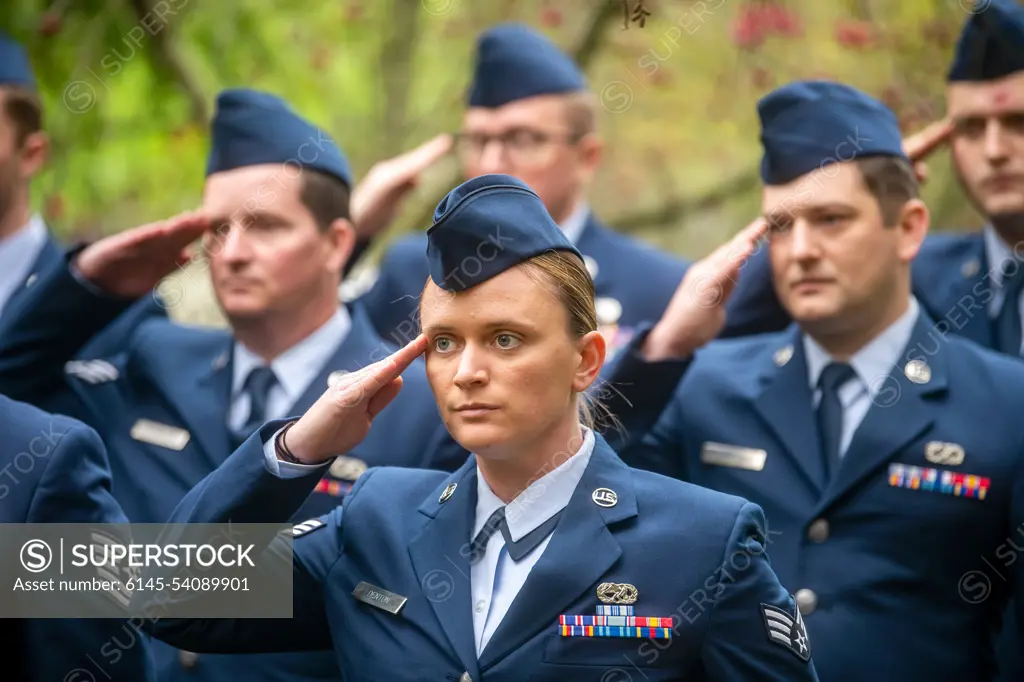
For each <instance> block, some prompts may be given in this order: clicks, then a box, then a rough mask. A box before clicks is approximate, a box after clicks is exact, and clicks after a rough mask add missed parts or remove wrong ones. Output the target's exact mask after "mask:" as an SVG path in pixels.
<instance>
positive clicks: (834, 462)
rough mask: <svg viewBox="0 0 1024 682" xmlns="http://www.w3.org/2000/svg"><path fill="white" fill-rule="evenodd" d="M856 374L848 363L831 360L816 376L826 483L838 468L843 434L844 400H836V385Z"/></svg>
mask: <svg viewBox="0 0 1024 682" xmlns="http://www.w3.org/2000/svg"><path fill="white" fill-rule="evenodd" d="M855 376H857V375H856V373H855V372H854V371H853V368H852V367H850V366H849V365H847V364H844V363H839V362H833V363H831V364H830V365H828V366H827V367H825V369H824V370H822V372H821V376H820V377H818V388H820V389H821V402H819V403H818V436H819V438H820V439H821V455H822V457H823V458H824V462H823V464H824V467H825V468H824V471H825V484H826V485H827V484H828V482H829V481H830V480H832V477H833V476H834V475H835V473H836V471H838V469H839V446H840V445H841V444H842V438H843V404H842V403H841V402H840V401H839V389H840V388H841V387H842V386H843V384H845V383H846V382H847V381H849V380H850V379H853V378H854V377H855Z"/></svg>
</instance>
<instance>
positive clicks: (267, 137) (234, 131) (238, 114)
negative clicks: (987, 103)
mask: <svg viewBox="0 0 1024 682" xmlns="http://www.w3.org/2000/svg"><path fill="white" fill-rule="evenodd" d="M211 133H212V138H213V140H212V144H211V148H210V157H209V159H208V160H207V163H206V174H207V175H211V174H213V173H217V172H220V171H228V170H234V169H236V168H243V167H245V166H257V165H260V164H264V163H291V164H294V165H296V166H300V167H302V168H312V169H314V170H318V171H321V172H323V173H327V174H329V175H333V176H334V177H336V178H338V179H339V180H341V181H342V182H344V183H345V184H347V185H348V186H349V187H351V186H352V173H351V170H350V168H349V164H348V159H346V158H345V154H344V152H342V151H341V149H340V148H339V147H338V145H337V144H336V143H335V142H334V140H333V139H331V137H330V136H329V135H328V134H327V133H325V132H323V131H322V130H320V129H319V128H317V127H316V126H315V125H313V124H312V123H310V122H309V121H307V120H306V119H304V118H302V117H301V116H299V115H298V114H297V113H295V112H294V111H293V110H292V109H291V107H289V106H288V104H287V103H286V102H285V101H284V100H283V99H281V98H280V97H277V96H276V95H271V94H269V93H266V92H260V91H257V90H248V89H244V88H240V89H231V90H224V91H223V92H221V93H220V95H218V96H217V112H216V114H214V117H213V122H212V124H211Z"/></svg>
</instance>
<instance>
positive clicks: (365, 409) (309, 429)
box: [285, 334, 427, 464]
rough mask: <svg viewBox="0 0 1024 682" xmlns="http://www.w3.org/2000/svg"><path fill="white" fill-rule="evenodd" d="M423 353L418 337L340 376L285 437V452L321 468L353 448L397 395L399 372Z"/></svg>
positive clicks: (422, 341) (422, 340)
mask: <svg viewBox="0 0 1024 682" xmlns="http://www.w3.org/2000/svg"><path fill="white" fill-rule="evenodd" d="M426 349H427V338H426V337H425V336H423V335H422V334H421V335H419V336H417V337H416V338H415V339H414V340H413V341H411V342H410V343H409V344H408V345H406V346H405V347H404V348H402V349H400V350H398V351H396V352H395V353H393V354H391V355H390V356H389V357H387V358H384V359H383V360H381V361H379V362H375V363H374V364H372V365H369V366H367V367H364V368H363V369H361V370H359V371H358V372H352V373H351V374H346V375H344V376H343V377H342V378H341V379H340V380H339V381H338V383H336V384H335V385H334V386H332V387H330V388H328V389H327V391H326V392H325V393H324V394H323V395H321V396H320V398H318V399H317V401H316V402H315V403H313V406H312V407H310V408H309V409H308V410H307V411H306V413H305V414H304V415H302V417H301V418H300V419H299V420H298V421H297V422H296V423H295V424H294V425H293V426H292V427H291V429H289V430H288V432H287V433H286V434H285V442H286V444H287V446H288V450H290V451H291V453H292V454H293V455H294V456H295V457H296V458H297V459H298V460H300V461H301V462H302V463H304V464H319V463H321V462H324V461H326V460H328V459H330V458H332V457H335V456H337V455H343V454H345V453H346V452H348V451H349V450H351V449H352V448H354V447H355V446H356V445H358V444H359V443H360V442H361V441H362V440H363V439H364V438H366V434H367V433H369V431H370V425H371V424H372V423H373V419H374V417H376V416H377V415H378V414H380V411H381V410H383V409H384V408H385V407H386V406H387V405H388V403H390V402H391V401H392V400H394V399H395V396H397V395H398V392H399V391H400V390H401V388H402V376H401V375H402V372H404V371H405V370H406V368H407V367H409V365H410V364H412V362H413V361H414V360H415V359H416V358H417V357H419V356H420V355H422V354H423V352H424V351H425V350H426Z"/></svg>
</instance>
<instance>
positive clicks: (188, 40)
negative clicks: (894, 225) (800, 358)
mask: <svg viewBox="0 0 1024 682" xmlns="http://www.w3.org/2000/svg"><path fill="white" fill-rule="evenodd" d="M605 2H607V3H608V4H607V5H606V4H604V3H605ZM624 2H628V6H627V8H626V9H628V10H630V11H632V10H633V9H635V6H636V4H637V2H638V0H557V1H556V0H488V1H487V2H479V1H471V0H327V1H326V2H324V1H322V0H317V1H309V0H225V1H223V2H200V1H199V0H161V1H159V2H158V1H157V0H80V1H77V2H72V1H71V0H56V1H54V0H8V2H6V3H2V6H0V26H3V27H4V28H6V29H7V30H8V31H9V32H10V33H12V34H13V35H14V36H16V37H17V38H18V39H20V40H22V41H23V42H24V43H25V44H26V45H27V47H28V48H29V50H30V53H31V57H32V59H33V61H34V64H35V68H36V69H37V73H38V77H39V79H40V82H41V85H42V89H43V92H44V95H45V102H46V108H47V111H46V116H47V127H48V129H49V131H50V133H51V135H52V138H53V144H54V153H53V158H52V163H51V164H50V170H49V171H48V172H47V173H46V175H45V176H44V177H42V178H41V179H40V182H38V183H37V187H36V188H35V190H36V195H37V197H36V198H37V201H38V202H39V206H40V208H41V209H42V210H43V211H44V215H45V216H46V218H47V219H48V220H49V221H50V222H51V224H53V225H54V226H55V228H56V229H58V230H59V231H60V232H62V233H63V234H64V235H65V236H66V237H68V238H71V237H73V236H74V237H83V236H84V237H90V236H96V235H99V234H104V233H109V232H112V231H117V230H120V229H124V228H126V227H130V226H133V225H136V224H140V223H143V222H148V221H151V220H155V219H158V218H161V217H164V216H167V215H170V214H173V213H175V212H177V211H180V210H182V209H185V208H189V207H192V206H195V205H196V204H198V203H199V201H200V199H201V193H202V184H203V169H204V165H205V154H206V150H207V137H206V124H205V121H206V118H207V117H208V116H209V115H210V113H211V112H212V107H213V101H214V98H215V96H216V93H217V91H218V90H219V89H221V88H224V87H230V86H238V85H247V86H253V87H258V88H264V89H267V90H271V91H274V92H277V93H279V94H281V95H283V96H285V97H286V98H287V99H288V100H290V101H291V102H292V103H293V105H294V106H295V107H296V108H297V109H298V110H299V111H301V112H303V113H304V114H305V115H307V116H308V117H310V118H311V119H313V120H314V121H316V122H317V123H319V124H321V125H323V126H324V127H325V128H326V129H327V130H329V131H330V132H331V133H332V134H334V135H335V136H336V137H337V139H338V140H339V141H340V142H341V144H342V145H343V147H344V148H345V149H346V151H347V153H348V154H349V155H350V157H351V160H352V163H353V166H354V168H355V170H356V172H357V174H362V173H365V172H366V171H367V170H368V168H369V167H370V166H371V165H372V164H373V163H374V162H375V161H378V160H381V159H384V158H387V157H389V156H391V155H394V154H396V153H398V152H400V151H402V150H405V149H408V148H411V147H413V146H415V145H416V144H419V143H420V142H422V141H424V140H426V139H428V138H429V137H431V136H433V135H434V134H435V133H437V132H439V131H443V130H454V129H456V128H457V126H458V124H459V119H460V108H461V102H462V96H463V92H464V89H465V87H466V83H467V79H468V77H469V73H470V68H471V59H472V51H473V43H474V39H475V36H476V34H477V33H478V32H479V31H480V30H482V29H484V28H486V27H488V26H490V25H492V24H494V23H495V22H498V21H503V20H520V21H524V22H526V23H529V24H531V25H534V26H537V27H540V28H542V29H543V30H544V31H545V32H547V33H548V34H549V35H550V36H551V37H552V38H554V39H555V40H556V41H558V42H559V43H560V44H562V45H564V46H566V48H567V49H570V50H575V49H576V48H577V47H578V46H579V45H580V44H581V41H583V40H584V39H585V37H586V35H587V32H588V30H590V29H593V28H596V29H598V30H597V33H596V34H595V35H596V37H597V40H596V42H594V43H593V47H594V51H593V59H591V60H590V61H589V62H588V64H587V70H588V75H589V79H590V83H591V85H592V87H593V89H594V91H595V92H596V93H598V94H599V95H600V96H601V99H602V102H603V103H604V105H605V106H604V109H603V111H602V121H601V126H602V132H603V134H604V136H605V138H606V140H607V145H608V146H607V152H606V160H605V163H604V168H603V170H602V173H601V174H600V176H599V177H598V178H597V180H596V186H595V187H594V188H593V191H592V201H593V204H594V205H595V207H596V209H597V211H598V212H599V214H600V215H601V216H603V217H604V218H605V219H606V220H608V221H609V222H611V223H612V224H613V225H615V224H618V225H623V226H628V228H629V229H630V230H631V231H634V232H635V233H636V234H638V235H640V236H641V237H642V238H645V239H647V240H649V241H652V242H654V243H657V244H659V245H661V246H663V247H664V248H666V249H669V250H672V251H675V252H678V253H682V254H685V255H688V256H690V257H699V256H701V255H703V254H705V253H707V252H708V251H709V250H710V249H711V248H712V247H714V246H715V245H716V244H718V243H719V242H721V241H722V240H723V239H724V238H725V237H726V236H728V235H729V234H731V233H733V232H734V231H736V230H737V229H739V228H740V227H742V226H743V225H744V224H746V223H747V222H748V221H749V220H750V219H751V218H752V217H753V216H754V215H755V214H756V212H757V210H758V205H759V191H758V188H757V183H756V175H755V173H756V168H757V163H758V158H759V146H758V139H757V130H758V124H757V118H756V112H755V104H756V101H757V99H758V98H759V97H760V96H761V95H763V94H764V93H765V92H767V91H768V90H769V89H770V88H772V87H774V86H777V85H780V84H782V83H784V82H785V81H787V80H791V79H795V78H811V77H823V78H835V79H840V80H843V81H846V82H849V83H850V84H852V85H855V86H858V87H861V88H863V89H865V90H867V91H869V92H872V93H874V94H876V95H878V96H880V97H884V98H885V100H886V101H887V102H889V103H890V104H891V105H892V106H893V107H894V109H895V110H896V111H897V113H898V114H899V116H900V119H901V121H902V122H903V124H904V126H905V129H906V130H907V131H908V132H910V131H913V130H915V129H917V128H919V127H921V126H923V125H924V124H925V123H927V122H928V121H929V120H932V119H934V118H937V117H940V116H941V115H942V112H943V86H944V75H945V70H946V68H947V64H948V62H949V60H950V57H951V54H952V50H953V45H954V43H955V40H956V36H957V34H958V32H959V29H960V27H961V25H962V23H963V22H964V21H965V20H966V18H967V16H968V15H967V12H966V11H965V9H964V7H965V6H968V0H905V1H903V2H892V1H891V0H852V1H840V0H829V1H828V2H821V1H819V0H776V1H768V0H760V1H758V0H702V1H691V0H657V1H655V0H644V1H643V5H644V6H645V7H646V9H647V10H648V11H649V12H650V13H651V15H650V17H648V19H647V21H646V25H645V26H643V27H641V26H640V25H639V24H638V23H629V24H624V18H625V17H624V15H623V10H622V6H623V3H624ZM602 10H604V15H601V11H602ZM598 19H600V21H599V22H598V23H595V21H597V20H598ZM444 165H445V167H444V168H440V169H438V170H437V171H436V172H432V173H431V177H430V178H428V179H427V180H428V181H427V182H426V183H425V186H424V187H422V188H421V189H420V190H418V191H417V195H416V197H414V200H413V201H411V202H409V205H408V207H407V210H406V211H405V213H404V214H403V218H402V220H400V221H399V222H398V224H396V225H395V226H394V228H393V229H392V230H391V231H389V233H388V234H387V235H385V237H384V239H382V240H381V241H380V243H379V244H378V245H377V251H379V248H380V247H381V246H382V245H384V244H385V243H386V242H387V241H388V240H390V239H391V238H393V237H394V236H396V235H398V234H400V233H402V232H405V231H408V230H411V229H422V228H423V227H425V225H422V224H418V223H420V222H421V221H422V219H423V216H424V214H425V211H426V212H429V209H430V208H431V207H432V206H433V204H434V203H436V201H437V199H438V198H439V196H440V195H441V194H442V193H443V192H444V191H446V190H447V189H449V188H450V187H447V186H444V183H445V182H447V181H449V180H450V179H451V178H452V177H454V176H453V173H455V172H456V171H455V169H454V167H453V165H452V162H451V161H450V160H448V161H446V162H445V164H444ZM930 167H931V177H930V180H929V182H928V183H927V186H926V199H927V200H928V201H929V203H930V205H931V206H932V209H933V214H934V225H935V227H936V229H944V228H950V227H956V228H966V227H973V226H976V225H978V224H979V220H978V217H977V216H976V215H974V214H973V212H972V211H971V209H970V207H969V206H968V204H967V202H966V200H965V199H964V197H963V195H962V194H961V193H960V191H959V188H958V187H957V184H956V180H955V177H954V176H953V174H952V171H951V168H950V164H949V159H948V153H947V152H945V151H944V150H943V151H940V152H939V153H937V154H935V155H934V156H933V157H932V159H931V161H930ZM431 180H432V181H433V182H431ZM723 187H724V188H726V190H727V191H723ZM730 188H735V191H733V189H730ZM709 193H711V195H712V197H714V198H713V199H711V200H708V201H705V202H703V204H701V205H700V207H699V208H688V207H689V206H691V203H690V202H692V201H693V200H695V199H698V198H700V197H705V196H706V195H708V194H709ZM427 215H429V213H427ZM624 229H625V228H624Z"/></svg>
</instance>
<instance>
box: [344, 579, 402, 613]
mask: <svg viewBox="0 0 1024 682" xmlns="http://www.w3.org/2000/svg"><path fill="white" fill-rule="evenodd" d="M352 596H353V597H355V598H356V599H358V600H359V601H361V602H363V603H364V604H369V605H370V606H375V607H377V608H378V609H381V610H383V611H387V612H388V613H391V614H394V615H396V616H397V615H398V612H399V611H401V610H402V607H403V606H405V602H407V601H409V600H408V599H407V598H406V597H403V596H402V595H400V594H395V593H394V592H389V591H388V590H385V589H384V588H383V587H377V586H376V585H371V584H370V583H368V582H364V581H360V582H359V584H358V585H356V589H354V590H352Z"/></svg>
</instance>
